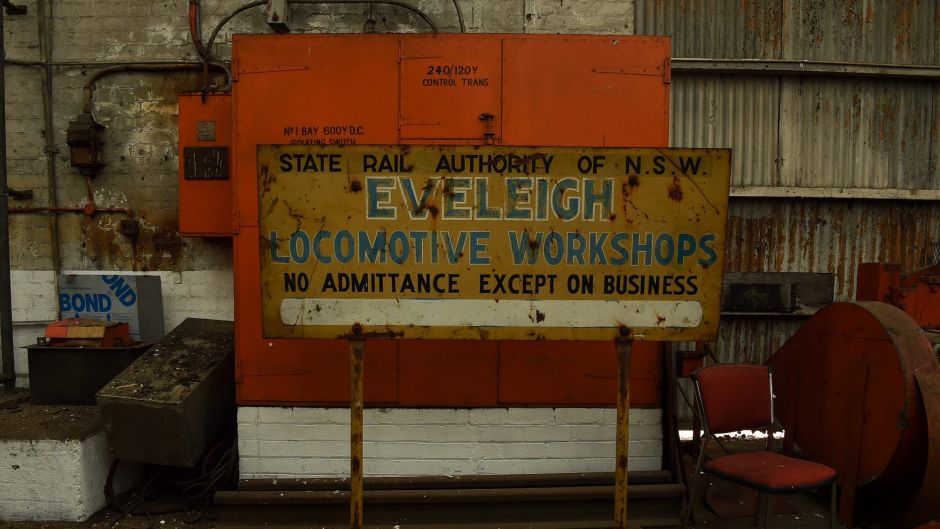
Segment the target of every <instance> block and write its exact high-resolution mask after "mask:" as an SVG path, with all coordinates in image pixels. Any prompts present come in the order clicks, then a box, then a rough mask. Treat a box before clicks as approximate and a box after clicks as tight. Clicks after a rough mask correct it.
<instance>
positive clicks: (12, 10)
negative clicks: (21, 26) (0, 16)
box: [3, 0, 28, 15]
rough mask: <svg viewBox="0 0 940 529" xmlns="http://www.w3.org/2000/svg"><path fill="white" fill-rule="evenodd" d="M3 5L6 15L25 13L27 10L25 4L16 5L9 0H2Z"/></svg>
mask: <svg viewBox="0 0 940 529" xmlns="http://www.w3.org/2000/svg"><path fill="white" fill-rule="evenodd" d="M3 7H5V8H6V12H7V14H8V15H25V14H26V13H27V11H28V10H27V8H26V6H18V5H16V4H14V3H13V2H10V0H3Z"/></svg>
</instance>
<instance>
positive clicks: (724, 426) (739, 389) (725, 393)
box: [692, 364, 773, 434]
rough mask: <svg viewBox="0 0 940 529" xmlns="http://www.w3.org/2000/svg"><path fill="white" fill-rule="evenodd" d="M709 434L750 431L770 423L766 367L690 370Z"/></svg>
mask: <svg viewBox="0 0 940 529" xmlns="http://www.w3.org/2000/svg"><path fill="white" fill-rule="evenodd" d="M692 380H693V381H694V382H695V386H696V388H697V389H698V396H699V402H701V403H702V408H703V410H702V411H703V412H704V413H705V417H704V420H705V424H706V427H707V428H708V432H709V433H711V434H716V433H726V432H736V431H738V430H753V429H756V428H761V427H764V426H767V425H768V424H770V423H771V422H773V399H772V397H771V378H770V366H762V365H753V364H714V365H710V366H706V367H703V368H701V369H699V370H697V371H696V372H695V373H692Z"/></svg>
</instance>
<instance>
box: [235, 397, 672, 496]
mask: <svg viewBox="0 0 940 529" xmlns="http://www.w3.org/2000/svg"><path fill="white" fill-rule="evenodd" d="M616 416H617V411H616V410H614V409H608V408H557V409H552V408H483V409H411V408H387V409H367V410H365V419H364V420H365V447H364V452H365V453H364V455H365V473H366V475H370V476H422V475H462V474H465V475H479V474H544V473H562V472H610V471H613V469H614V452H615V444H614V439H615V433H616V428H615V421H616ZM630 439H631V440H630V469H631V470H660V469H661V468H662V411H661V410H658V409H655V410H649V409H635V410H630ZM238 449H239V455H240V458H241V459H240V462H241V478H242V479H253V478H293V477H335V476H344V475H348V473H349V410H348V409H344V408H269V407H241V408H239V410H238Z"/></svg>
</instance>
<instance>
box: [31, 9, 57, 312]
mask: <svg viewBox="0 0 940 529" xmlns="http://www.w3.org/2000/svg"><path fill="white" fill-rule="evenodd" d="M47 4H48V6H49V9H48V11H47V10H46V5H47ZM37 8H38V9H37V13H36V18H37V19H38V27H37V31H38V32H39V55H40V57H41V58H42V63H43V64H42V70H41V71H42V115H43V125H44V127H45V129H46V188H47V189H48V190H49V191H48V193H49V195H48V196H49V204H48V205H49V207H51V208H57V207H59V198H58V192H57V191H58V190H57V188H56V173H57V170H56V154H58V153H59V149H58V147H57V146H56V140H55V127H54V126H53V122H54V116H53V111H54V109H53V106H52V102H53V94H52V76H53V72H52V64H51V63H52V35H51V31H49V26H48V25H47V23H48V22H49V21H51V20H52V0H39V2H37ZM49 221H50V226H49V228H50V230H49V238H50V239H51V241H50V245H51V246H52V248H51V253H52V273H53V284H54V285H55V299H56V300H58V299H59V272H60V271H61V270H62V258H61V255H60V254H59V216H58V215H53V216H52V218H51V219H49ZM60 317H61V314H60V313H59V304H58V303H56V319H58V318H60Z"/></svg>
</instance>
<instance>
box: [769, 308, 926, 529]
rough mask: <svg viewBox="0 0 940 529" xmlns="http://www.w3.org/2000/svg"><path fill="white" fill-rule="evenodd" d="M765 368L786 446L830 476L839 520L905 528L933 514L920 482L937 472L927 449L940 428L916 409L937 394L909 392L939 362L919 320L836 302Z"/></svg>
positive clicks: (897, 311)
mask: <svg viewBox="0 0 940 529" xmlns="http://www.w3.org/2000/svg"><path fill="white" fill-rule="evenodd" d="M768 363H769V364H770V365H772V366H773V368H774V384H775V388H774V389H775V394H776V396H777V410H778V416H779V418H780V422H781V423H782V424H783V426H784V428H785V429H786V435H787V440H786V443H785V444H786V445H787V446H789V447H792V446H793V443H796V445H798V446H799V447H800V449H801V450H802V451H803V452H804V453H805V455H806V456H807V457H809V458H810V459H813V460H815V461H819V462H822V463H825V464H827V465H829V466H831V467H833V468H835V469H836V470H837V471H838V472H839V475H840V486H841V488H842V491H843V492H842V497H841V506H840V518H841V519H842V520H843V521H844V522H846V523H849V524H851V522H852V521H853V518H857V519H859V520H861V521H863V522H865V523H866V524H868V525H872V526H880V527H896V528H902V527H913V526H915V525H916V524H918V523H923V522H926V521H928V520H930V519H931V517H932V515H935V514H936V513H937V511H940V487H938V486H937V483H935V480H933V479H924V476H925V475H926V476H931V475H932V474H936V473H938V472H940V468H934V467H931V466H930V465H934V466H935V465H936V459H935V458H936V456H930V457H928V450H927V446H937V443H938V440H940V427H938V426H937V424H936V423H937V421H930V420H928V419H927V414H926V413H925V411H924V410H925V401H928V402H927V405H926V409H929V410H934V409H935V408H936V407H937V402H936V398H937V397H935V396H934V394H933V393H932V392H931V391H929V390H928V391H923V388H921V389H918V377H922V376H925V375H936V374H940V364H938V362H937V358H936V355H935V354H934V352H933V348H932V346H931V344H930V342H929V341H928V340H927V337H926V335H925V333H924V332H923V331H922V330H921V328H920V325H919V324H918V322H916V321H914V320H913V319H911V317H910V316H908V315H907V314H905V313H904V312H903V311H901V310H900V309H898V308H896V307H892V306H890V305H886V304H884V303H876V302H854V303H835V304H833V305H830V306H828V307H826V308H824V309H822V310H820V311H819V312H818V313H817V314H816V315H815V316H813V317H812V318H811V319H810V320H809V321H808V322H807V323H806V325H804V326H803V327H802V328H801V329H800V330H799V331H798V332H797V333H796V334H795V335H793V337H792V338H790V340H788V341H787V342H786V343H785V344H784V346H783V347H782V348H780V350H779V351H777V352H776V353H775V354H774V355H773V356H772V357H771V358H770V360H768ZM922 393H923V396H922ZM912 478H913V479H912ZM915 498H916V500H915ZM915 503H916V504H915Z"/></svg>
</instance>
